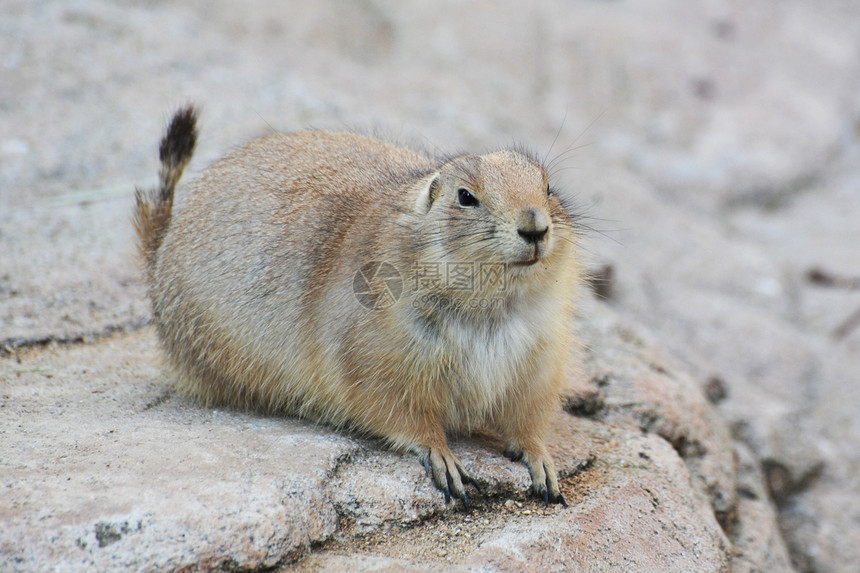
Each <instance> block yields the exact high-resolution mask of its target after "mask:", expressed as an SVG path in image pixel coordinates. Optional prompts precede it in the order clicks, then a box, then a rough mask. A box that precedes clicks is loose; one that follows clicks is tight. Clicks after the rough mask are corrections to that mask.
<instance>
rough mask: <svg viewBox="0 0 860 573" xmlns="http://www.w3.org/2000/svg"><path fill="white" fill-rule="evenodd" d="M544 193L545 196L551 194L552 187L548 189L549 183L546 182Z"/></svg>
mask: <svg viewBox="0 0 860 573" xmlns="http://www.w3.org/2000/svg"><path fill="white" fill-rule="evenodd" d="M546 194H547V196H549V195H552V189H550V187H549V183H547V184H546Z"/></svg>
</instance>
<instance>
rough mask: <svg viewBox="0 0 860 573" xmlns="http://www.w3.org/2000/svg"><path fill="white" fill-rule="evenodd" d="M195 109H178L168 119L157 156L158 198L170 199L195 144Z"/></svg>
mask: <svg viewBox="0 0 860 573" xmlns="http://www.w3.org/2000/svg"><path fill="white" fill-rule="evenodd" d="M197 117H198V113H197V110H196V109H195V108H194V106H193V105H190V104H189V105H187V106H185V107H183V108H181V109H179V110H178V111H177V112H176V113H175V114H173V118H172V119H171V120H170V125H168V127H167V132H165V134H164V137H163V138H162V139H161V146H160V147H159V149H158V157H159V159H160V160H161V171H160V180H161V181H160V191H161V193H160V195H161V197H160V199H161V200H162V201H165V200H168V199H172V198H173V191H174V189H175V188H176V184H177V183H178V182H179V178H180V177H182V172H183V171H184V170H185V166H186V165H188V162H189V161H191V156H192V155H194V147H195V146H196V145H197Z"/></svg>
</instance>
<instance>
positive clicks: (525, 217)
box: [517, 207, 549, 243]
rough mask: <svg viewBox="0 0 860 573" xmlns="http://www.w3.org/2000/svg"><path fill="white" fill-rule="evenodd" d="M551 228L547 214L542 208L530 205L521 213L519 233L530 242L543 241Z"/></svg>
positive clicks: (518, 226)
mask: <svg viewBox="0 0 860 573" xmlns="http://www.w3.org/2000/svg"><path fill="white" fill-rule="evenodd" d="M548 230H549V222H548V221H547V217H546V214H544V212H543V211H541V210H540V209H535V208H534V207H529V208H528V209H523V211H522V213H521V214H520V220H519V224H518V225H517V233H519V235H520V237H522V238H523V239H525V240H526V241H528V242H529V243H537V242H539V241H542V240H543V238H544V237H545V236H546V233H547V231H548Z"/></svg>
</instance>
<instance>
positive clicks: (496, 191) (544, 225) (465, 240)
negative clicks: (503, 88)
mask: <svg viewBox="0 0 860 573" xmlns="http://www.w3.org/2000/svg"><path fill="white" fill-rule="evenodd" d="M415 211H416V214H417V215H418V216H419V217H420V218H421V219H422V224H421V226H420V227H421V231H420V236H418V237H415V240H416V241H417V244H418V245H419V249H418V252H417V253H416V254H417V255H418V258H419V259H422V258H423V259H425V260H427V261H436V262H441V263H443V264H445V265H446V266H449V267H450V265H473V269H474V270H473V272H474V273H480V272H481V271H482V270H486V268H488V267H489V266H492V265H496V266H499V267H500V268H502V269H503V272H504V273H505V275H506V278H507V279H509V280H510V281H514V282H516V281H526V282H529V281H534V280H542V278H541V277H543V279H546V278H548V276H547V275H551V274H552V273H553V272H555V271H556V270H557V269H556V267H557V266H558V265H564V264H568V263H569V262H570V257H571V256H572V255H571V253H572V252H573V242H574V230H573V223H572V220H571V215H570V214H569V213H568V212H567V210H566V209H565V208H564V206H563V205H562V203H561V202H560V201H559V198H558V197H557V196H556V194H555V193H554V192H553V191H552V189H551V187H550V185H549V176H548V173H547V171H546V169H545V168H544V167H543V166H542V165H541V164H540V162H538V161H536V160H535V159H532V158H531V157H529V156H527V155H525V154H523V153H520V152H517V151H510V150H506V151H498V152H494V153H489V154H486V155H463V156H459V157H455V158H453V159H451V160H449V161H447V162H446V163H444V164H442V166H441V167H440V168H439V170H438V171H437V172H436V173H435V174H432V175H430V176H428V177H427V178H426V179H425V180H424V182H423V185H422V187H421V192H420V193H419V194H418V197H417V199H416V203H415ZM420 262H421V261H419V263H420ZM480 265H484V267H480ZM475 278H476V279H477V278H478V276H477V274H476V277H475ZM478 290H481V289H478ZM475 292H476V291H474V290H473V291H472V293H473V294H474V293H475Z"/></svg>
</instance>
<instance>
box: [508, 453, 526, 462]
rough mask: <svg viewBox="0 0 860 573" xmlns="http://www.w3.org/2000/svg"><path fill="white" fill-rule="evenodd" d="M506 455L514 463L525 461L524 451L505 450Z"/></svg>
mask: <svg viewBox="0 0 860 573" xmlns="http://www.w3.org/2000/svg"><path fill="white" fill-rule="evenodd" d="M505 455H506V456H507V457H508V459H509V460H511V461H512V462H519V461H522V459H523V451H522V450H517V451H514V450H505Z"/></svg>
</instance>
